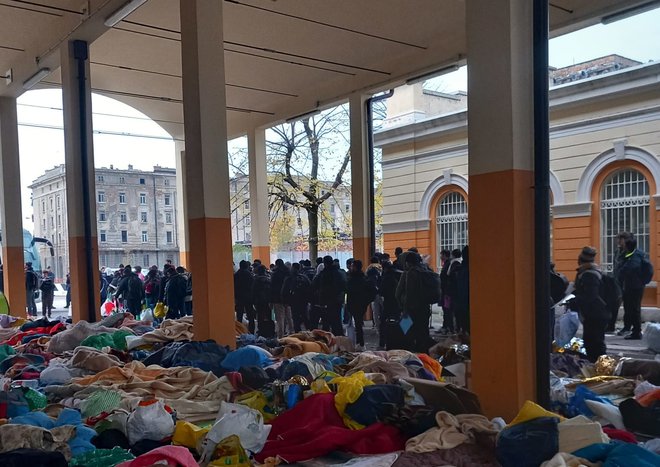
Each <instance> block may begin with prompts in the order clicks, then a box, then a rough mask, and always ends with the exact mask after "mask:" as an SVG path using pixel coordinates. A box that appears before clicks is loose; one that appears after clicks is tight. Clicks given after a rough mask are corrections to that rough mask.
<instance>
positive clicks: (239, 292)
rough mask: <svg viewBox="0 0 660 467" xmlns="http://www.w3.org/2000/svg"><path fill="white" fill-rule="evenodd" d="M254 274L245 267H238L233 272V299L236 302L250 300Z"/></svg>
mask: <svg viewBox="0 0 660 467" xmlns="http://www.w3.org/2000/svg"><path fill="white" fill-rule="evenodd" d="M253 280H254V276H253V275H252V273H251V272H250V271H249V270H247V269H239V270H238V271H236V272H235V273H234V299H236V301H237V302H239V301H240V302H242V303H251V302H252V298H251V296H252V281H253Z"/></svg>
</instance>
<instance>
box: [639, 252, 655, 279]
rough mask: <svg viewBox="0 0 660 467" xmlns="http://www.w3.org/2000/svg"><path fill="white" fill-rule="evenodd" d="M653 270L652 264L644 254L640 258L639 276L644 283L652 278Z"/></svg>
mask: <svg viewBox="0 0 660 467" xmlns="http://www.w3.org/2000/svg"><path fill="white" fill-rule="evenodd" d="M654 272H655V271H654V270H653V264H651V262H650V261H649V260H648V259H646V256H644V257H643V258H642V270H641V276H640V278H641V279H642V282H643V283H644V285H646V284H648V283H649V282H651V281H652V280H653V273H654Z"/></svg>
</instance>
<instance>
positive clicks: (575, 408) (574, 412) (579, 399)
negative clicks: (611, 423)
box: [566, 385, 614, 417]
mask: <svg viewBox="0 0 660 467" xmlns="http://www.w3.org/2000/svg"><path fill="white" fill-rule="evenodd" d="M588 400H589V401H596V402H602V403H603V404H609V405H614V404H613V403H612V401H611V400H609V399H607V398H605V397H600V396H598V395H597V394H596V393H595V392H593V391H591V390H590V389H589V388H587V387H586V386H584V385H580V386H578V387H577V388H576V389H575V395H573V396H571V397H570V398H569V399H568V407H567V408H566V411H567V415H568V416H569V417H576V416H578V415H584V416H586V417H593V416H594V413H593V412H592V411H591V409H589V406H588V405H587V403H586V401H588Z"/></svg>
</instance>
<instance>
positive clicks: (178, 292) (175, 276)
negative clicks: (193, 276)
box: [165, 267, 188, 319]
mask: <svg viewBox="0 0 660 467" xmlns="http://www.w3.org/2000/svg"><path fill="white" fill-rule="evenodd" d="M166 276H167V283H166V285H165V304H166V305H167V315H166V316H165V317H166V318H167V319H179V318H182V317H184V316H185V315H186V305H185V300H186V284H187V283H188V280H187V279H188V278H187V277H186V276H184V275H183V274H180V273H179V272H177V270H176V268H175V267H170V268H167V273H166Z"/></svg>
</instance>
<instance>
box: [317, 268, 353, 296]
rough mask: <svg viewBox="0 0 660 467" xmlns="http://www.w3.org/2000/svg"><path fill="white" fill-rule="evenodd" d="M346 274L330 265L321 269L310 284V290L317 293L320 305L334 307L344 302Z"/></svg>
mask: <svg viewBox="0 0 660 467" xmlns="http://www.w3.org/2000/svg"><path fill="white" fill-rule="evenodd" d="M345 277H346V273H342V271H340V270H339V268H338V267H337V266H335V265H334V264H333V265H330V266H326V267H325V268H323V271H321V272H320V273H319V274H317V275H316V277H315V278H314V282H312V290H313V291H314V292H316V293H318V300H319V304H320V305H334V304H337V303H343V302H344V294H345V292H346V279H345Z"/></svg>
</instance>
